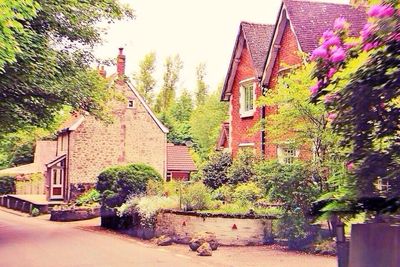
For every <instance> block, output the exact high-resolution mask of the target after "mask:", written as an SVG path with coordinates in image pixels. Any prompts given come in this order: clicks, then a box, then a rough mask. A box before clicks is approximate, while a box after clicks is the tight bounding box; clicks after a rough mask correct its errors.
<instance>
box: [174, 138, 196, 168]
mask: <svg viewBox="0 0 400 267" xmlns="http://www.w3.org/2000/svg"><path fill="white" fill-rule="evenodd" d="M167 171H197V168H196V165H195V164H194V162H193V159H192V157H191V156H190V153H189V148H188V147H187V146H185V145H174V144H170V143H169V144H167Z"/></svg>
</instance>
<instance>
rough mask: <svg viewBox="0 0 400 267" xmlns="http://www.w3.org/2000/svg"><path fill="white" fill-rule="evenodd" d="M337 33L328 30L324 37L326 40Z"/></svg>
mask: <svg viewBox="0 0 400 267" xmlns="http://www.w3.org/2000/svg"><path fill="white" fill-rule="evenodd" d="M334 35H335V33H334V32H333V31H331V30H326V31H324V33H323V34H322V38H324V40H328V39H329V38H331V37H332V36H334Z"/></svg>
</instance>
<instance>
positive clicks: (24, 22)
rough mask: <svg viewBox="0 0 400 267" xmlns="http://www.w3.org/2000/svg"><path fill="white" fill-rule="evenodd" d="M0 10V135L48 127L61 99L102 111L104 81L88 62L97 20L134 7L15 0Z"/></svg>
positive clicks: (97, 38)
mask: <svg viewBox="0 0 400 267" xmlns="http://www.w3.org/2000/svg"><path fill="white" fill-rule="evenodd" d="M11 6H12V8H11V9H10V7H11ZM1 10H2V12H1V15H0V27H1V28H0V40H7V42H5V46H4V47H5V49H4V47H3V46H1V47H3V48H2V49H1V51H0V54H1V59H0V66H1V64H3V69H2V71H1V73H0V100H1V101H0V137H1V136H2V135H3V134H5V133H9V132H15V131H17V130H19V129H22V128H25V127H26V126H42V127H46V126H48V125H49V124H51V122H52V120H53V118H54V116H55V114H56V112H57V111H59V110H60V109H61V108H62V106H64V105H69V106H72V107H73V108H75V109H79V110H85V111H88V112H90V113H92V114H93V115H96V116H99V117H102V116H105V112H104V111H105V105H104V104H105V101H106V100H107V98H108V93H107V83H106V82H105V81H104V80H102V79H100V77H99V75H98V73H97V72H96V71H94V70H92V69H91V68H90V64H91V63H92V62H93V61H94V56H93V54H92V49H93V47H94V45H96V44H99V43H100V42H101V32H102V31H101V28H99V26H98V25H99V22H104V21H108V22H112V21H114V20H119V19H123V18H126V17H128V18H132V17H133V13H132V10H131V9H129V8H128V7H126V6H122V5H120V4H119V3H118V1H116V0H88V1H56V0H38V1H20V0H14V1H11V2H10V1H6V2H5V4H4V1H3V2H2V5H1ZM10 12H11V13H10ZM2 44H3V41H2ZM10 44H11V45H12V46H13V47H14V49H13V50H10V49H9V48H10V47H11V46H10ZM4 55H5V56H4Z"/></svg>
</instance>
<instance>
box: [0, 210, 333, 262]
mask: <svg viewBox="0 0 400 267" xmlns="http://www.w3.org/2000/svg"><path fill="white" fill-rule="evenodd" d="M97 223H98V220H91V221H86V222H79V223H55V222H50V221H47V220H46V218H43V217H42V218H40V217H39V218H31V217H21V216H18V215H15V214H10V213H8V212H4V210H1V209H0V267H36V266H38V267H39V266H40V267H47V266H51V267H67V266H68V267H70V266H73V267H75V266H76V267H86V266H96V267H97V266H98V267H102V266H107V267H111V266H118V267H124V266H130V267H132V266H134V267H141V266H146V267H147V266H173V267H179V266H185V267H187V266H195V267H196V266H274V267H275V266H277V267H288V266H296V267H300V266H304V267H305V266H312V267H333V266H336V264H335V259H334V258H330V257H317V256H310V255H299V254H295V253H288V252H282V251H274V250H270V249H266V248H265V247H260V248H225V247H224V248H220V249H219V250H218V251H215V252H214V255H213V256H212V257H198V256H196V254H195V253H193V252H190V251H188V249H187V247H186V246H178V245H174V246H171V247H167V248H160V247H157V246H155V245H153V244H151V243H146V242H141V241H138V240H136V239H133V238H129V237H125V236H121V235H117V234H112V233H109V232H106V231H101V230H99V229H98V228H97V230H95V231H93V229H96V227H95V224H97ZM89 229H91V230H89Z"/></svg>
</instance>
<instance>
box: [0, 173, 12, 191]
mask: <svg viewBox="0 0 400 267" xmlns="http://www.w3.org/2000/svg"><path fill="white" fill-rule="evenodd" d="M13 193H15V177H13V176H8V175H5V176H0V195H7V194H13Z"/></svg>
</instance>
